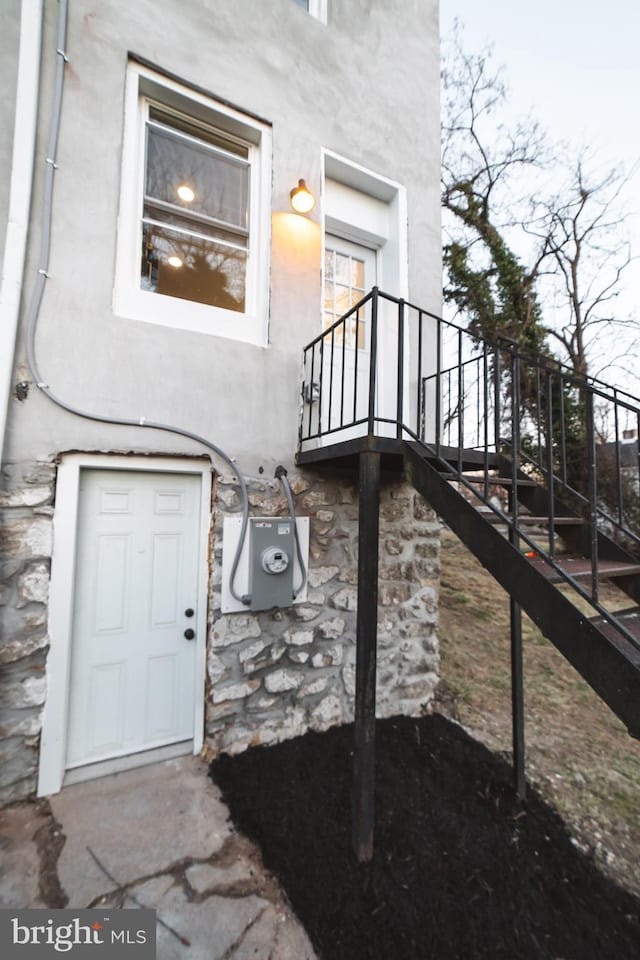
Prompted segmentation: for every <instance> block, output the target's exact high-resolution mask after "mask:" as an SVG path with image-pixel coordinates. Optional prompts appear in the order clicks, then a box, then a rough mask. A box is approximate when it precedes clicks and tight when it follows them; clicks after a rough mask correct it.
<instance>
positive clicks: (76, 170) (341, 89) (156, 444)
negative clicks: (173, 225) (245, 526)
mask: <svg viewBox="0 0 640 960" xmlns="http://www.w3.org/2000/svg"><path fill="white" fill-rule="evenodd" d="M45 6H46V17H47V23H46V29H45V33H44V48H45V62H44V69H43V89H44V91H45V92H44V94H43V97H42V103H41V124H42V129H43V130H44V128H45V124H46V122H47V119H48V112H49V101H50V91H51V87H52V76H53V69H54V63H53V56H54V51H55V38H54V30H55V23H54V17H55V15H56V13H57V4H46V5H45ZM259 8H260V12H259V15H256V4H255V2H253V0H235V2H234V3H229V2H222V0H200V2H185V3H180V4H175V3H168V2H166V3H157V2H153V3H152V2H151V0H140V2H137V3H135V4H122V3H121V2H117V0H105V2H102V3H100V4H98V5H95V4H89V3H88V2H85V0H72V2H71V4H70V19H69V36H68V44H67V48H68V55H69V58H70V62H69V64H68V66H67V75H66V88H65V94H64V106H63V115H62V125H61V131H60V147H59V153H58V163H59V169H58V170H57V173H56V183H55V202H54V211H53V234H52V247H51V250H52V255H51V266H50V273H51V279H50V280H49V281H48V283H47V289H46V292H45V296H44V301H43V306H42V312H41V321H40V332H39V337H38V355H39V357H40V361H41V367H42V372H43V376H44V377H45V379H46V380H47V382H48V383H49V384H50V385H51V386H52V387H53V388H54V389H55V390H56V391H57V392H58V393H59V394H62V395H63V396H64V397H65V398H67V399H69V400H70V401H71V402H73V403H76V404H78V405H80V406H82V407H85V408H89V409H92V410H97V411H100V412H108V413H113V414H114V415H117V416H124V417H135V418H138V417H141V416H144V417H146V418H147V419H154V420H167V421H170V422H172V423H175V424H177V425H181V426H186V427H187V428H188V429H190V430H194V431H196V432H198V433H203V434H205V435H207V436H209V437H211V438H212V439H214V440H215V442H216V443H218V444H219V445H221V446H222V447H223V448H228V449H229V451H230V452H231V453H232V454H233V455H234V456H237V457H238V462H239V465H241V466H242V468H243V469H245V470H247V471H249V472H250V473H251V472H255V470H256V468H257V466H258V465H259V464H265V466H271V465H272V464H275V463H276V462H279V461H281V460H287V461H289V462H290V460H291V458H292V456H293V452H294V447H295V437H296V422H297V415H298V389H299V371H300V348H301V346H302V345H303V344H304V343H306V342H308V341H309V340H310V339H311V338H312V337H313V336H315V335H316V333H317V332H318V330H319V313H320V303H321V288H320V254H321V227H320V218H321V214H322V208H321V204H318V206H317V208H316V210H315V211H314V214H313V215H312V217H311V218H309V219H305V220H302V219H301V218H299V217H295V216H293V215H292V214H291V213H290V208H289V190H290V189H291V187H292V186H293V185H294V184H295V183H296V181H297V179H298V177H300V176H304V177H306V179H307V181H308V183H309V184H310V186H311V187H312V188H313V189H314V192H315V193H316V196H317V195H318V194H319V190H320V163H321V148H323V147H324V148H327V149H330V150H334V151H336V152H338V153H340V154H341V155H344V156H346V157H348V158H349V159H350V160H352V161H354V162H358V163H361V164H363V165H365V166H366V167H368V168H370V169H372V170H373V171H375V172H376V173H378V174H380V175H383V176H386V177H389V178H392V179H394V180H396V181H398V182H399V183H401V184H403V185H404V186H405V187H406V188H407V191H408V203H409V225H408V243H409V264H410V267H409V270H410V276H409V280H410V294H411V297H412V298H413V299H414V300H415V301H417V302H419V303H421V304H424V305H425V306H427V307H429V308H430V309H432V310H433V309H437V308H438V304H439V297H440V237H439V212H438V129H439V120H438V41H437V15H436V3H435V0H430V2H421V3H417V2H416V3H409V4H407V3H398V2H391V3H390V2H381V0H377V2H364V0H360V2H353V0H350V2H348V3H346V2H338V0H336V2H334V3H332V5H331V13H330V22H329V24H328V25H327V26H325V25H323V24H321V23H319V22H318V21H317V20H315V19H314V18H313V17H311V16H309V15H308V14H306V13H305V12H304V11H302V10H300V8H299V7H297V5H296V4H294V3H293V2H291V0H273V2H270V3H269V4H260V5H259ZM203 38H204V42H203ZM127 51H132V52H133V53H135V54H137V55H138V56H141V57H144V58H146V59H148V60H149V61H151V62H152V63H154V64H157V65H158V66H159V67H161V68H163V69H164V70H167V71H170V72H171V73H173V74H175V75H176V76H177V77H179V78H181V79H182V80H184V81H185V82H186V83H191V84H196V85H198V86H200V87H204V88H206V89H207V90H208V91H210V92H211V93H212V94H213V95H214V96H215V97H217V98H220V99H223V100H228V101H231V102H232V103H233V104H235V105H237V106H238V107H239V108H241V109H243V110H245V111H248V112H252V113H254V114H256V115H258V116H260V117H263V118H264V119H266V120H267V121H269V122H270V123H271V124H272V125H273V190H272V249H271V301H270V316H269V330H270V335H269V340H270V344H269V347H268V348H260V347H254V346H249V345H245V344H239V343H237V342H234V341H231V340H225V339H222V338H217V337H212V336H206V335H202V334H196V333H188V332H184V331H177V330H172V329H169V328H166V327H159V326H157V325H154V324H149V323H143V322H140V321H135V320H129V319H124V318H121V317H116V316H114V315H113V311H112V306H111V304H112V291H113V280H114V261H115V250H116V228H117V214H118V203H119V189H120V163H121V145H122V130H123V96H124V81H125V70H126V62H127ZM41 140H42V137H41ZM42 150H43V147H42V144H41V149H40V152H39V159H40V163H39V171H40V172H41V170H42V160H43V154H42ZM40 176H41V173H40V174H39V177H40ZM38 220H39V214H38V209H37V203H36V211H35V213H34V227H35V226H36V225H37V222H38ZM33 235H34V234H33ZM34 270H35V262H34V249H33V246H32V249H31V255H30V257H29V270H28V273H27V277H28V278H29V279H28V288H30V286H31V285H32V280H33V276H34ZM20 356H22V351H20ZM16 379H28V377H27V376H26V371H25V369H24V366H21V367H20V369H19V370H18V371H17V374H16ZM247 384H250V385H251V389H250V390H247ZM63 447H64V448H67V449H69V448H73V447H78V448H87V447H90V448H92V449H113V448H117V449H138V450H148V449H155V450H157V449H158V448H162V449H166V450H185V449H186V448H185V443H184V442H183V441H180V440H176V439H174V438H171V437H167V436H161V437H160V438H159V437H158V436H157V435H156V436H150V435H149V433H148V432H147V433H145V432H144V431H141V430H139V429H132V430H129V431H123V430H122V429H119V428H112V427H99V426H97V425H96V424H94V423H86V422H83V421H82V420H79V419H77V418H74V417H72V416H70V415H68V414H65V413H62V412H60V411H58V410H56V409H55V408H54V407H52V406H51V404H50V403H49V402H48V401H47V400H46V399H45V398H44V397H42V396H40V395H38V394H37V391H35V390H32V391H31V393H30V395H29V398H28V399H27V400H26V401H24V402H22V403H20V402H19V401H17V400H13V401H12V404H11V415H10V434H9V444H8V447H7V448H6V452H7V456H8V457H9V458H10V459H17V460H37V459H44V458H46V457H47V456H49V455H51V454H52V453H53V452H55V451H57V450H59V449H61V448H63ZM191 449H192V448H191Z"/></svg>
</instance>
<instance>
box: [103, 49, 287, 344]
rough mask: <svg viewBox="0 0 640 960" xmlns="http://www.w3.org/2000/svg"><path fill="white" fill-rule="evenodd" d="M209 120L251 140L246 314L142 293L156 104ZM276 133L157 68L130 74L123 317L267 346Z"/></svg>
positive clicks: (116, 297) (121, 226) (121, 229)
mask: <svg viewBox="0 0 640 960" xmlns="http://www.w3.org/2000/svg"><path fill="white" fill-rule="evenodd" d="M150 104H153V105H157V106H159V107H160V108H162V107H163V106H165V107H167V108H170V109H172V110H174V111H176V110H177V111H178V112H179V113H181V114H183V115H184V116H185V117H186V118H193V119H196V120H199V121H201V122H202V121H204V122H205V123H207V124H208V125H210V126H211V127H212V128H213V129H215V130H219V131H220V132H221V133H223V134H224V133H226V134H230V135H231V136H232V137H235V138H239V139H241V140H242V141H243V142H245V143H246V144H247V146H248V149H249V162H250V169H251V173H250V213H249V251H248V257H247V272H246V300H245V309H244V311H236V310H227V309H224V308H222V307H214V306H210V305H209V304H203V303H196V302H194V301H191V300H182V299H180V298H177V297H171V296H167V295H165V294H160V293H156V292H153V291H149V290H144V289H142V286H141V283H140V251H141V249H142V204H143V193H144V178H145V144H146V121H147V117H148V110H149V105H150ZM270 208H271V128H270V127H269V125H268V124H266V123H263V122H261V121H259V120H256V119H254V118H253V117H248V116H246V115H245V114H242V113H240V112H239V111H237V110H235V109H233V108H232V107H229V106H227V105H226V104H222V103H219V102H218V101H215V100H213V99H211V98H210V97H207V96H206V95H204V94H202V93H200V92H199V91H196V90H192V89H190V88H189V87H186V86H184V85H183V84H180V83H178V82H177V81H175V80H171V79H169V78H167V77H164V76H161V75H159V74H157V73H155V72H154V71H153V70H151V69H150V68H148V67H146V66H144V65H142V64H138V63H134V62H130V63H129V66H128V69H127V80H126V88H125V110H124V137H123V147H122V174H121V189H120V213H119V217H118V240H117V250H116V272H115V284H114V291H113V310H114V313H115V314H116V315H117V316H121V317H125V318H128V319H131V320H142V321H144V322H147V323H155V324H160V325H161V326H166V327H173V328H174V329H180V330H191V331H195V332H197V333H205V334H210V335H214V336H218V337H226V338H228V339H230V340H240V341H242V342H245V343H252V344H256V345H257V346H266V345H267V342H268V304H269V247H270V241H271V217H270Z"/></svg>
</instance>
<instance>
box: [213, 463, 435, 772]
mask: <svg viewBox="0 0 640 960" xmlns="http://www.w3.org/2000/svg"><path fill="white" fill-rule="evenodd" d="M290 482H291V486H292V490H293V492H294V495H295V501H296V513H297V514H298V516H309V518H310V559H309V582H308V588H309V589H308V597H307V601H306V602H305V603H304V604H300V605H295V606H293V607H291V608H289V609H286V610H277V611H267V612H261V613H258V614H250V613H246V614H245V613H233V614H226V615H222V614H221V613H220V592H219V584H220V568H221V557H222V546H221V545H222V523H223V519H224V516H225V515H228V514H229V513H234V512H238V511H239V509H240V504H239V500H238V496H237V493H236V490H235V487H234V485H233V483H232V481H231V479H230V478H224V477H221V478H218V482H217V503H216V507H217V509H216V513H215V525H214V532H213V541H212V554H213V556H214V574H213V578H212V579H213V590H212V596H211V604H210V624H211V626H210V634H209V650H208V680H209V684H208V692H207V710H206V717H207V720H206V724H207V726H206V745H207V746H206V749H207V751H208V753H209V754H210V755H212V756H213V755H215V754H217V753H219V752H221V751H225V752H229V753H238V752H240V751H242V750H244V749H246V748H247V747H249V746H251V745H255V744H269V743H275V742H277V741H279V740H283V739H287V738H289V737H294V736H297V735H298V734H302V733H304V732H305V731H307V730H326V729H327V728H328V727H330V726H333V725H335V724H340V723H346V722H348V721H350V720H352V719H353V712H354V693H355V639H356V608H357V551H358V498H357V487H356V486H355V485H354V484H353V483H350V482H346V481H345V480H344V479H340V480H333V479H328V478H326V477H325V476H318V475H314V474H311V473H309V472H305V473H304V474H299V475H298V476H297V477H295V478H293V477H291V478H290ZM248 485H249V498H250V503H251V507H252V513H253V514H254V515H255V516H282V515H286V514H287V513H288V508H287V502H286V499H285V497H284V496H283V494H282V489H281V486H280V484H279V482H278V481H276V480H252V481H248ZM439 530H440V525H439V523H438V521H437V520H436V518H435V516H434V514H433V512H432V511H431V510H430V509H429V508H428V507H427V505H426V504H425V503H424V501H423V500H422V499H421V497H420V496H419V495H418V494H416V493H415V492H414V491H413V490H412V489H411V488H410V487H408V486H406V485H404V484H398V483H395V484H388V485H386V486H385V487H384V488H383V490H382V491H381V509H380V587H379V614H378V693H377V703H378V706H377V713H378V716H381V717H384V716H391V715H393V714H398V713H404V714H409V715H417V714H420V713H422V712H424V711H425V710H426V709H427V708H428V704H429V701H430V700H431V698H432V696H433V691H434V688H435V685H436V683H437V679H438V644H437V633H436V627H437V604H438V582H439V579H438V578H439Z"/></svg>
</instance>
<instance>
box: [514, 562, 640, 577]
mask: <svg viewBox="0 0 640 960" xmlns="http://www.w3.org/2000/svg"><path fill="white" fill-rule="evenodd" d="M530 562H531V565H532V566H533V567H535V568H536V569H538V570H539V571H540V573H542V575H543V576H545V577H547V579H549V580H551V581H556V582H561V581H562V577H561V576H560V575H559V574H558V573H557V572H556V571H555V570H554V568H553V567H552V566H551V565H550V564H549V563H548V562H547V561H546V560H542V559H538V560H531V561H530ZM556 564H557V566H559V567H560V568H561V569H562V570H564V571H565V572H566V573H568V574H569V575H570V576H572V577H575V578H576V579H585V578H587V577H590V576H591V560H589V559H588V558H587V557H564V558H562V559H560V560H557V561H556ZM637 573H640V563H622V562H620V561H618V560H599V561H598V576H599V577H601V578H603V579H608V578H611V577H626V576H630V575H632V574H637Z"/></svg>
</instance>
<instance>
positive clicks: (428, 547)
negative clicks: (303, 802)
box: [0, 462, 439, 805]
mask: <svg viewBox="0 0 640 960" xmlns="http://www.w3.org/2000/svg"><path fill="white" fill-rule="evenodd" d="M290 481H291V485H292V489H293V492H294V496H295V501H296V512H297V514H298V515H299V516H308V517H309V518H310V564H309V574H308V597H307V600H306V602H304V603H302V604H298V605H295V606H293V607H291V608H289V609H286V610H274V611H266V612H262V613H259V614H251V613H248V612H247V613H234V614H226V615H222V614H221V612H220V579H221V559H222V524H223V519H224V517H225V516H226V515H233V514H237V513H238V512H239V511H240V509H241V508H240V502H239V499H238V494H237V489H236V485H235V483H234V479H233V478H226V477H224V476H219V477H218V478H217V481H216V483H215V486H214V504H213V508H214V509H213V523H212V531H211V557H212V571H211V595H210V604H209V636H208V649H207V692H206V698H207V702H206V730H205V753H206V754H207V755H208V756H213V755H215V754H217V753H219V752H222V751H224V752H230V753H237V752H240V751H242V750H244V749H246V748H247V747H248V746H250V745H252V744H269V743H275V742H277V741H279V740H283V739H286V738H289V737H293V736H297V735H298V734H302V733H304V732H305V731H307V730H325V729H327V728H328V727H330V726H333V725H335V724H340V723H346V722H348V721H350V720H352V719H353V707H354V693H355V637H356V607H357V549H358V502H357V488H356V486H355V485H354V484H353V483H351V482H348V481H345V480H344V479H343V478H341V479H340V480H337V479H330V478H327V477H326V476H324V475H317V474H313V473H311V472H305V473H304V474H302V473H299V474H298V475H297V476H291V477H290ZM248 486H249V497H250V504H251V512H252V515H254V516H284V515H287V513H288V507H287V501H286V498H285V497H284V495H283V492H282V488H281V486H280V484H279V482H278V481H277V480H270V479H255V480H249V481H248ZM54 490H55V464H53V463H49V462H47V463H34V464H30V465H28V466H22V467H20V466H18V465H8V466H7V467H6V468H5V469H4V471H3V475H2V488H1V490H0V524H1V528H0V529H1V539H2V545H1V547H0V605H2V607H3V621H4V631H3V634H2V637H1V639H0V805H2V804H4V803H10V802H12V801H15V800H20V799H24V798H25V797H28V796H30V795H33V793H34V792H35V787H36V781H37V771H38V746H39V737H40V731H41V720H42V708H43V704H44V702H45V696H46V656H47V650H48V642H49V639H48V635H47V617H48V593H49V576H50V562H51V551H52V516H53V501H54ZM380 512H381V516H380V589H379V620H378V708H377V710H378V715H379V716H390V715H393V714H398V713H405V714H410V715H416V714H419V713H421V712H423V711H425V710H426V709H427V708H428V704H429V702H430V700H431V698H432V695H433V691H434V688H435V685H436V683H437V679H438V645H437V634H436V627H437V603H438V578H439V557H438V552H439V523H438V521H437V520H436V518H435V516H434V515H433V512H432V511H431V510H430V509H429V508H428V507H427V506H426V504H425V503H424V502H423V500H422V499H421V498H420V497H419V496H418V495H417V494H416V493H415V492H414V491H413V490H412V489H411V488H410V487H408V486H406V485H403V484H399V483H393V484H391V483H389V484H387V485H386V486H384V488H383V490H382V491H381V511H380Z"/></svg>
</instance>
